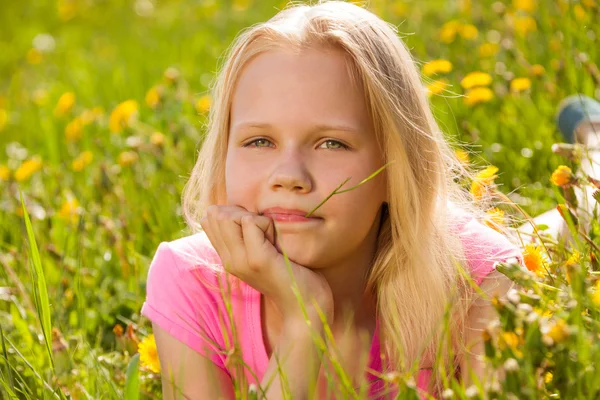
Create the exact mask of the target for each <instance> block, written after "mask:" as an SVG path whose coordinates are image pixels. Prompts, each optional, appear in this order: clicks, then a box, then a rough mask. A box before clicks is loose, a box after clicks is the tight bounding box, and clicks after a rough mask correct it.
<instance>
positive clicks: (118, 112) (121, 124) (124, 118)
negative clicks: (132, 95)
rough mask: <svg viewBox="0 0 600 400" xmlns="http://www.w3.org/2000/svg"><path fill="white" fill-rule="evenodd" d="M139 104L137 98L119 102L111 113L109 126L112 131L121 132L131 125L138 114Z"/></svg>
mask: <svg viewBox="0 0 600 400" xmlns="http://www.w3.org/2000/svg"><path fill="white" fill-rule="evenodd" d="M137 110H138V104H137V102H136V101H135V100H127V101H124V102H122V103H121V104H119V105H118V106H117V107H115V109H114V110H113V112H112V113H111V114H110V118H109V120H108V127H109V129H110V131H111V132H115V133H120V132H122V131H123V129H125V128H127V127H129V126H131V123H132V120H133V119H134V118H135V116H136V115H137Z"/></svg>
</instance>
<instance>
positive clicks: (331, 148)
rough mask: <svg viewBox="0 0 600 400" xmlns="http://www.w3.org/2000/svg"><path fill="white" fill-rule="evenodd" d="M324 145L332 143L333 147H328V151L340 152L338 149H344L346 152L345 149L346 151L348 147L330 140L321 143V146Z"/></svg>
mask: <svg viewBox="0 0 600 400" xmlns="http://www.w3.org/2000/svg"><path fill="white" fill-rule="evenodd" d="M326 143H333V146H334V147H328V148H329V149H330V150H340V149H345V150H347V149H348V146H346V145H345V144H344V143H342V142H338V141H337V140H332V139H329V140H326V141H324V142H323V144H326ZM321 146H322V145H321Z"/></svg>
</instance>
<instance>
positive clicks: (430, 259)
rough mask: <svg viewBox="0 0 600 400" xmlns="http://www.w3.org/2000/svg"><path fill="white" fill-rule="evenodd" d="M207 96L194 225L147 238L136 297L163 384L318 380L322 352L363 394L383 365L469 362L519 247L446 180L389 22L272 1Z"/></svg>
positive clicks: (428, 383)
mask: <svg viewBox="0 0 600 400" xmlns="http://www.w3.org/2000/svg"><path fill="white" fill-rule="evenodd" d="M213 99H214V107H213V109H212V110H211V114H210V117H209V127H208V133H207V136H206V139H205V141H204V143H203V146H202V150H201V151H200V155H199V158H198V162H197V164H196V166H195V167H194V170H193V172H192V175H191V178H190V181H189V182H188V184H187V185H186V188H185V190H184V195H183V207H184V215H185V218H186V221H187V223H188V224H189V226H190V227H191V229H192V230H193V231H195V232H196V233H195V234H193V235H191V236H188V237H185V238H182V239H179V240H175V241H172V242H168V243H161V245H160V246H159V248H158V250H157V252H156V255H155V257H154V259H153V261H152V264H151V266H150V270H149V274H148V282H147V299H146V302H145V303H144V305H143V308H142V314H143V315H145V316H146V317H148V318H149V319H150V320H151V321H152V326H153V330H154V333H155V337H156V342H157V348H158V353H159V358H160V362H161V367H162V371H163V372H162V378H163V393H164V398H165V399H172V398H180V396H183V397H184V398H189V399H216V398H228V399H229V398H234V396H236V395H238V396H239V395H240V393H239V392H237V391H235V390H234V386H235V387H237V388H241V389H242V390H245V389H247V388H248V386H249V385H252V384H254V385H258V387H259V388H260V390H264V395H265V396H266V398H268V399H277V398H282V397H286V398H288V397H291V398H293V399H302V398H307V397H310V396H313V395H316V396H317V397H318V398H325V395H326V393H327V386H328V382H327V376H330V375H331V369H332V362H330V361H329V359H331V358H333V359H334V360H335V363H336V364H338V365H340V366H341V367H342V368H343V369H344V371H345V373H346V374H347V376H348V377H349V379H350V382H348V381H347V380H346V381H344V382H342V383H341V384H340V383H339V382H336V383H335V385H346V386H347V388H349V389H352V390H354V389H356V392H357V393H362V394H363V397H366V396H367V395H369V397H370V398H384V397H383V396H385V393H386V388H385V387H384V385H383V383H382V379H381V377H382V376H383V374H385V373H387V372H390V371H398V372H411V373H414V376H415V377H416V386H417V387H418V388H419V389H420V390H422V391H423V393H425V392H430V393H433V394H438V393H439V391H440V388H441V381H442V377H443V376H444V375H445V376H451V375H453V374H457V375H460V372H461V371H467V370H469V371H471V370H472V371H473V372H474V374H475V376H479V377H482V375H483V370H482V361H481V359H482V354H483V344H482V339H481V330H482V329H483V328H484V327H485V326H486V324H487V323H488V322H489V321H490V320H492V319H494V318H495V311H494V308H493V307H492V305H491V304H490V302H489V298H490V297H491V296H493V295H497V296H503V295H505V294H506V292H507V291H508V289H509V288H510V287H511V284H512V283H511V281H510V280H508V279H507V278H506V277H505V276H504V275H502V274H500V273H498V272H496V271H495V270H494V265H495V263H496V262H498V261H506V260H508V259H511V258H516V259H517V260H518V261H520V262H522V255H521V252H520V250H519V247H518V246H516V245H515V244H513V243H512V242H511V241H510V240H509V239H508V238H507V237H506V236H505V235H502V234H501V233H498V232H497V231H495V230H492V229H490V228H488V227H486V226H485V225H483V224H481V223H480V222H478V220H479V219H480V218H481V216H482V213H483V212H482V211H481V210H478V209H477V208H476V206H475V205H473V204H472V200H471V199H470V197H469V194H468V193H466V192H465V191H464V190H463V189H462V188H461V187H460V186H458V185H457V184H456V183H455V179H456V178H457V177H462V176H465V175H467V174H468V172H467V171H466V170H465V169H464V168H463V167H462V166H461V164H460V162H459V161H458V160H457V159H456V157H455V156H454V152H453V151H452V150H451V147H450V145H449V144H448V143H447V142H446V141H445V139H444V136H443V134H442V132H440V130H439V128H438V127H437V125H436V123H435V121H434V118H433V116H432V114H431V111H430V109H429V106H428V103H427V99H426V96H425V93H424V91H423V89H422V82H421V80H420V77H419V73H418V71H417V69H416V67H415V64H414V62H413V60H412V58H411V56H410V54H409V52H408V50H407V49H406V47H405V45H404V44H403V43H402V42H401V40H400V39H399V38H398V36H397V34H396V32H395V31H394V29H393V28H392V27H391V26H390V25H389V24H387V23H385V22H384V21H382V20H381V19H379V18H378V17H376V16H375V15H373V14H372V13H370V12H368V11H367V10H365V9H362V8H360V7H358V6H355V5H353V4H350V3H344V2H325V3H321V4H318V5H315V6H304V5H299V6H294V7H292V8H289V9H286V10H283V11H281V12H280V13H279V14H277V15H276V16H275V17H273V18H272V19H271V20H269V21H268V22H266V23H263V24H259V25H257V26H254V27H252V28H250V29H248V30H246V31H245V32H243V33H242V34H241V35H240V36H239V37H238V38H237V39H236V41H235V42H234V44H233V46H232V48H231V50H230V53H229V55H228V57H227V59H226V62H225V64H224V66H223V68H222V71H221V73H220V75H219V77H218V79H217V81H216V86H215V87H214V92H213ZM382 166H386V168H385V169H383V172H381V173H379V174H377V175H375V176H374V177H373V178H372V179H370V180H368V181H366V182H363V180H364V179H365V178H367V177H369V176H370V175H371V174H372V173H373V172H374V171H377V170H379V169H380V168H381V167H382ZM348 178H350V179H349V180H348ZM344 182H346V185H344V186H343V187H341V189H340V184H342V183H344ZM361 182H363V184H360V185H359V186H357V187H356V188H355V189H354V190H350V191H344V189H347V188H351V187H354V186H356V185H358V184H359V183H361ZM336 188H337V189H339V191H340V192H343V193H338V194H335V195H333V196H331V197H330V198H328V196H329V195H330V194H331V193H332V192H333V191H334V190H336ZM324 199H327V201H325V202H324V203H322V202H323V200H324ZM320 204H321V206H320V207H317V206H318V205H320ZM315 208H316V210H315ZM313 210H314V212H311V211H313ZM283 253H285V254H286V255H287V257H289V262H287V261H286V259H285V256H284V255H283ZM465 272H466V273H465ZM474 286H477V287H478V290H477V291H476V290H474V289H475V287H474ZM479 289H480V290H479ZM298 298H301V299H302V300H303V301H302V303H300V302H299V301H298ZM300 304H303V306H300ZM448 305H451V309H449V310H448V307H447V306H448ZM447 313H449V315H451V318H450V319H449V320H450V326H449V329H448V330H449V335H450V340H451V344H452V346H451V347H450V350H453V351H450V350H444V349H445V348H446V347H448V346H445V345H441V346H440V343H441V341H442V340H443V335H442V333H443V332H442V329H441V322H442V320H444V315H445V314H447ZM334 342H335V344H336V345H337V346H334ZM315 343H317V344H319V343H321V344H323V343H325V347H324V348H323V347H321V348H320V349H319V348H317V346H316V345H315ZM334 347H335V349H334ZM324 349H325V350H324ZM438 349H442V350H441V351H438ZM330 350H331V352H330V353H327V356H323V355H322V352H323V351H326V352H329V351H330ZM362 354H364V355H365V356H361V355H362ZM281 377H284V378H281ZM460 377H461V379H462V380H463V381H464V382H465V384H469V382H471V379H472V378H471V376H469V375H468V374H462V376H460ZM315 382H316V383H315ZM313 383H315V384H313Z"/></svg>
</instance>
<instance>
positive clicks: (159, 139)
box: [150, 132, 165, 146]
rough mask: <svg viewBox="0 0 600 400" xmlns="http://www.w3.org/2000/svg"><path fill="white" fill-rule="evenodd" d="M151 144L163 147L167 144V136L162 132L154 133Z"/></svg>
mask: <svg viewBox="0 0 600 400" xmlns="http://www.w3.org/2000/svg"><path fill="white" fill-rule="evenodd" d="M150 143H152V144H153V145H154V146H162V145H163V144H165V135H163V134H162V133H160V132H154V133H153V134H152V136H150Z"/></svg>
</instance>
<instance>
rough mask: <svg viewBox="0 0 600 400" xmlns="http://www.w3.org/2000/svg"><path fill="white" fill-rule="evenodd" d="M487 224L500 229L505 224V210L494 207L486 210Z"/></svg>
mask: <svg viewBox="0 0 600 400" xmlns="http://www.w3.org/2000/svg"><path fill="white" fill-rule="evenodd" d="M485 214H486V216H485V220H484V222H485V224H486V225H487V226H489V227H490V228H492V229H494V230H497V231H500V229H499V227H500V226H503V225H504V211H502V210H500V209H499V208H497V207H494V208H492V209H490V210H487V211H486V213H485Z"/></svg>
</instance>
